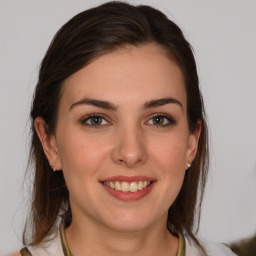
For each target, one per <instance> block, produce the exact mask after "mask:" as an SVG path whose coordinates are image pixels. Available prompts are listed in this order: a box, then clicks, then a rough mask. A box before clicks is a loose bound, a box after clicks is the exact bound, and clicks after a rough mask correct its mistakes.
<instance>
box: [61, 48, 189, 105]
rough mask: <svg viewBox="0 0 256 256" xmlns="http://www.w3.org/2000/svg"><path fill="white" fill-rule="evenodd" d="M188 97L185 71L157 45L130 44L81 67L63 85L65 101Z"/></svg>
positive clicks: (63, 98)
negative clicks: (138, 45) (84, 98)
mask: <svg viewBox="0 0 256 256" xmlns="http://www.w3.org/2000/svg"><path fill="white" fill-rule="evenodd" d="M166 96H170V97H176V98H179V100H182V101H183V104H185V102H184V100H185V98H186V92H185V85H184V79H183V75H182V72H181V70H180V68H179V67H178V65H177V64H176V63H175V62H174V61H173V60H171V58H170V57H169V56H168V55H167V54H166V52H165V51H164V50H163V49H162V48H160V47H158V46H156V45H152V44H149V45H145V46H140V47H134V46H129V47H125V48H122V49H119V50H116V51H114V52H111V53H108V54H105V55H103V56H101V57H99V58H97V59H95V60H94V61H93V62H91V63H90V64H88V65H87V66H85V67H84V68H82V69H80V70H79V71H77V72H76V73H74V74H73V75H71V76H70V77H68V78H67V79H66V80H65V82H64V84H63V93H62V99H61V100H62V101H68V103H69V104H72V102H73V101H76V100H79V99H80V98H83V97H91V98H101V99H103V100H111V99H113V100H114V101H116V103H124V102H125V101H127V100H128V99H131V100H132V101H133V102H134V103H135V102H137V101H139V100H142V101H144V100H151V99H152V98H161V97H162V98H164V97H166Z"/></svg>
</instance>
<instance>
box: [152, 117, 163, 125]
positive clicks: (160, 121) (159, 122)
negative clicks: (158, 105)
mask: <svg viewBox="0 0 256 256" xmlns="http://www.w3.org/2000/svg"><path fill="white" fill-rule="evenodd" d="M152 121H153V124H156V125H163V124H164V121H165V118H164V117H163V116H155V117H153V118H152Z"/></svg>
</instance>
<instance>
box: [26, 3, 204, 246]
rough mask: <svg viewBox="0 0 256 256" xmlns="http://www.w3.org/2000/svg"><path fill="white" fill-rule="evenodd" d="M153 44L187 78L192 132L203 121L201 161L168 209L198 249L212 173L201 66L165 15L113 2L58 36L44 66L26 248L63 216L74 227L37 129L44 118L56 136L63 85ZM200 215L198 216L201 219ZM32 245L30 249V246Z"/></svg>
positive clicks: (37, 97)
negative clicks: (102, 60)
mask: <svg viewBox="0 0 256 256" xmlns="http://www.w3.org/2000/svg"><path fill="white" fill-rule="evenodd" d="M149 43H153V44H156V45H158V46H160V47H162V48H163V49H164V50H165V51H166V53H167V55H168V56H170V57H171V58H172V59H173V60H174V61H175V62H176V63H177V65H178V66H179V67H180V69H181V70H182V72H183V75H184V79H185V85H186V94H187V118H188V124H189V129H190V131H191V132H192V131H194V129H195V128H196V125H197V122H198V120H200V121H201V125H202V127H201V128H202V130H201V135H200V139H199V145H198V152H197V155H196V158H195V160H194V162H193V164H192V166H191V167H190V169H189V171H187V172H186V174H185V179H184V183H183V186H182V188H181V191H180V193H179V195H178V197H177V198H176V200H175V202H174V203H173V205H172V206H171V207H170V209H169V214H168V221H167V226H168V227H174V228H175V229H177V230H178V231H180V232H183V233H187V234H188V235H190V236H191V237H192V239H193V240H194V241H195V242H196V243H197V244H198V245H199V243H198V242H197V240H196V238H195V237H194V235H193V233H194V231H195V229H194V228H195V227H198V224H199V217H198V223H195V220H196V216H200V207H201V202H202V197H203V191H204V187H205V183H206V177H207V172H208V147H207V145H208V143H207V140H208V139H207V138H208V135H207V126H206V123H205V113H204V106H203V100H202V97H201V93H200V90H199V81H198V75H197V70H196V64H195V60H194V56H193V53H192V48H191V46H190V44H189V43H188V42H187V41H186V39H185V38H184V36H183V34H182V31H181V29H180V28H179V27H178V26H177V25H176V24H175V23H174V22H172V21H170V20H169V19H168V18H167V17H166V16H165V15H164V14H163V13H161V12H160V11H158V10H156V9H154V8H152V7H149V6H145V5H140V6H133V5H130V4H127V3H123V2H109V3H106V4H103V5H100V6H98V7H96V8H92V9H89V10H87V11H84V12H81V13H79V14H78V15H76V16H75V17H73V18H72V19H71V20H70V21H68V22H67V23H66V24H65V25H63V27H62V28H61V29H60V30H59V31H58V32H57V34H56V35H55V37H54V39H53V41H52V43H51V44H50V46H49V48H48V50H47V52H46V55H45V57H44V59H43V60H42V63H41V68H40V71H39V79H38V83H37V86H36V89H35V94H34V100H33V104H32V110H31V126H32V141H31V152H30V160H31V163H34V164H35V168H34V169H35V172H34V186H33V194H32V206H31V228H32V229H31V230H32V233H31V234H32V235H31V237H30V239H29V240H27V239H26V232H25V231H26V229H25V231H24V235H23V241H24V243H25V244H28V243H29V244H31V245H35V244H38V243H39V242H41V241H42V240H44V239H45V238H46V237H47V236H48V235H49V234H50V233H51V231H52V229H53V227H54V225H55V223H56V220H57V217H58V216H59V214H60V212H62V213H64V217H65V222H66V225H67V226H68V225H69V224H70V223H71V221H72V214H71V209H70V206H69V192H68V189H67V187H66V184H65V180H64V178H63V174H62V172H58V173H53V172H52V171H51V167H50V166H49V163H48V160H47V158H46V156H45V155H44V152H43V149H42V146H41V143H40V140H39V138H38V136H37V134H36V131H35V128H34V120H35V118H36V117H38V116H41V117H43V118H44V120H45V121H46V123H47V129H48V130H47V132H48V133H52V134H54V133H55V127H56V122H57V118H58V104H59V101H60V97H61V89H62V84H63V81H64V80H65V79H66V78H68V77H69V76H70V75H72V74H73V73H75V72H76V71H78V70H79V69H81V68H82V67H84V66H86V65H88V63H90V62H91V61H92V60H94V59H95V58H97V57H99V56H102V55H103V54H106V53H109V52H112V51H114V50H116V49H118V48H120V47H123V46H126V45H133V46H141V45H145V44H149ZM196 213H198V215H197V214H196ZM27 241H28V243H26V242H27Z"/></svg>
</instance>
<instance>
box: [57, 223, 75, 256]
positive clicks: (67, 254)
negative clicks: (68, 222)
mask: <svg viewBox="0 0 256 256" xmlns="http://www.w3.org/2000/svg"><path fill="white" fill-rule="evenodd" d="M59 232H60V240H61V244H62V249H63V253H64V255H65V256H72V253H71V252H70V250H69V249H68V245H67V242H66V239H65V234H64V223H63V222H62V223H61V224H60V230H59Z"/></svg>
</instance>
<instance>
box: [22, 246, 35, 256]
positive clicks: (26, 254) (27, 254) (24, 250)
mask: <svg viewBox="0 0 256 256" xmlns="http://www.w3.org/2000/svg"><path fill="white" fill-rule="evenodd" d="M20 254H21V255H22V256H32V254H31V252H30V251H29V250H28V248H27V247H24V248H22V249H21V250H20Z"/></svg>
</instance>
